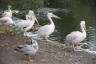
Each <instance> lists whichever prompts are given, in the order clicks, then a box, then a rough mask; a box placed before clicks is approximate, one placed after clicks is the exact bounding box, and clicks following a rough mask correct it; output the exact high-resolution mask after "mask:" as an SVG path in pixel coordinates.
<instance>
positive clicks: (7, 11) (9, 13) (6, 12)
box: [2, 6, 12, 17]
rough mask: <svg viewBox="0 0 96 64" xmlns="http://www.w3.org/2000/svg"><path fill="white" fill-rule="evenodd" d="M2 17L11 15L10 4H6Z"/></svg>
mask: <svg viewBox="0 0 96 64" xmlns="http://www.w3.org/2000/svg"><path fill="white" fill-rule="evenodd" d="M2 16H3V17H12V10H11V6H8V10H5V11H4V13H3V14H2Z"/></svg>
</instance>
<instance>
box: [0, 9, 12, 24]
mask: <svg viewBox="0 0 96 64" xmlns="http://www.w3.org/2000/svg"><path fill="white" fill-rule="evenodd" d="M11 17H12V11H11V9H10V7H8V10H6V11H4V13H3V14H2V18H0V23H2V24H6V25H10V24H14V22H13V20H12V18H11Z"/></svg>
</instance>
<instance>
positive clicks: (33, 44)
mask: <svg viewBox="0 0 96 64" xmlns="http://www.w3.org/2000/svg"><path fill="white" fill-rule="evenodd" d="M38 49H39V48H38V43H37V41H36V40H33V39H32V40H31V41H29V42H27V43H26V44H25V45H19V46H18V47H17V48H16V49H15V50H16V51H18V52H21V53H23V54H24V55H29V56H35V55H36V53H37V51H38Z"/></svg>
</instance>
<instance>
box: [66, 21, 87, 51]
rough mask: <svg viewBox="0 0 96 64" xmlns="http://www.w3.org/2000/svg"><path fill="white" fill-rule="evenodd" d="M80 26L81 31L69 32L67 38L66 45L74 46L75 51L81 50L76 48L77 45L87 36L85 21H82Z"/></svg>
mask: <svg viewBox="0 0 96 64" xmlns="http://www.w3.org/2000/svg"><path fill="white" fill-rule="evenodd" d="M80 27H81V32H80V31H73V32H71V33H70V34H68V35H67V36H66V38H65V40H66V45H68V46H72V48H73V50H74V51H79V50H76V48H75V46H77V45H78V44H80V42H81V41H83V40H84V39H85V38H86V26H85V21H81V23H80Z"/></svg>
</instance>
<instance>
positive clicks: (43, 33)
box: [37, 13, 60, 38]
mask: <svg viewBox="0 0 96 64" xmlns="http://www.w3.org/2000/svg"><path fill="white" fill-rule="evenodd" d="M47 17H48V19H49V20H50V24H47V25H44V26H42V27H40V28H39V29H38V31H37V35H38V37H45V38H47V37H49V35H50V34H52V33H53V32H54V30H55V24H54V22H53V20H52V19H51V18H52V17H54V18H57V19H60V17H58V16H56V15H54V14H53V13H48V14H47Z"/></svg>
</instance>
